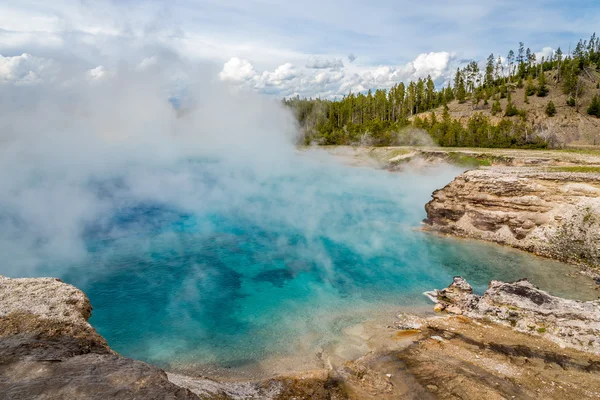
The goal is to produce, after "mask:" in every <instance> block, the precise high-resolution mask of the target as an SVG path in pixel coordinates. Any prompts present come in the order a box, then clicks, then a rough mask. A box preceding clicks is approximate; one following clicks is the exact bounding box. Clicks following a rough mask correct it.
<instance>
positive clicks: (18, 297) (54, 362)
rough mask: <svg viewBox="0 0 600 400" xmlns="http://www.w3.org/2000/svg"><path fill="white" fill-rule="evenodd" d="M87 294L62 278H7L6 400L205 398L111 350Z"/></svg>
mask: <svg viewBox="0 0 600 400" xmlns="http://www.w3.org/2000/svg"><path fill="white" fill-rule="evenodd" d="M91 310H92V307H91V305H90V302H89V301H88V299H87V297H86V296H85V295H84V294H83V292H81V291H80V290H78V289H76V288H75V287H73V286H71V285H67V284H65V283H63V282H61V281H60V280H58V279H50V278H41V279H8V278H4V277H0V397H1V398H3V399H14V400H18V399H28V400H29V399H53V400H54V399H109V398H110V399H113V398H114V399H134V398H138V399H198V396H196V395H195V394H193V393H192V392H191V391H189V390H187V389H184V388H181V387H179V386H176V385H175V384H173V383H171V382H169V380H168V379H167V375H166V374H165V372H164V371H162V370H160V369H159V368H156V367H153V366H151V365H148V364H145V363H143V362H140V361H134V360H131V359H128V358H125V357H121V356H119V355H117V354H115V353H114V352H112V351H111V350H110V348H109V347H108V345H107V343H106V341H105V340H104V339H103V338H102V337H101V336H100V335H98V333H97V332H96V331H95V330H94V328H92V327H91V326H90V325H89V324H88V322H87V320H88V318H89V317H90V315H91Z"/></svg>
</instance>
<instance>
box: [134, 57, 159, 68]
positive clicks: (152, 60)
mask: <svg viewBox="0 0 600 400" xmlns="http://www.w3.org/2000/svg"><path fill="white" fill-rule="evenodd" d="M157 63H158V59H157V58H156V56H152V57H146V58H144V59H143V60H142V62H141V63H140V64H139V65H138V69H139V70H140V71H145V70H147V69H149V68H152V67H153V66H155V65H156V64H157Z"/></svg>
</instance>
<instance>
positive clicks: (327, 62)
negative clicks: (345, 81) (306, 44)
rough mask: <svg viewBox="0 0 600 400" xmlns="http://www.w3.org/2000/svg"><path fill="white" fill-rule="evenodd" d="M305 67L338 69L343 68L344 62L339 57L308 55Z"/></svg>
mask: <svg viewBox="0 0 600 400" xmlns="http://www.w3.org/2000/svg"><path fill="white" fill-rule="evenodd" d="M351 62H352V61H351ZM306 68H311V69H339V68H344V62H343V61H342V60H341V59H339V58H334V59H327V58H321V57H309V58H308V61H307V62H306Z"/></svg>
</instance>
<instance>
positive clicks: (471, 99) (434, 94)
mask: <svg viewBox="0 0 600 400" xmlns="http://www.w3.org/2000/svg"><path fill="white" fill-rule="evenodd" d="M597 69H600V38H597V37H596V35H595V34H594V35H592V37H591V38H590V39H589V40H587V41H584V40H580V41H579V42H578V43H577V46H576V47H575V48H574V49H573V50H572V51H570V52H568V53H566V54H565V53H563V51H562V49H561V48H558V50H557V51H556V52H554V54H552V55H551V56H550V57H548V58H544V57H542V58H541V59H540V60H537V57H536V54H535V53H533V52H532V51H531V50H530V49H529V48H527V49H526V48H525V45H524V43H522V42H521V43H519V47H518V49H517V51H516V52H515V51H513V50H510V51H509V53H508V55H507V57H506V58H505V59H504V60H503V59H502V58H501V57H495V56H494V54H490V56H489V57H488V58H487V61H486V63H485V67H484V68H483V69H480V67H479V64H478V63H477V62H476V61H471V62H470V63H468V64H467V65H465V66H464V67H462V68H458V69H457V70H456V73H455V74H454V78H453V79H452V82H449V83H448V85H447V86H446V87H442V88H436V86H435V83H434V82H433V79H432V78H431V76H428V77H427V78H424V79H423V78H420V79H418V80H417V81H411V82H408V83H407V84H405V83H404V82H401V83H398V84H396V85H394V86H393V87H391V88H390V89H389V90H386V89H377V90H374V91H373V90H369V91H367V92H366V93H352V92H351V93H349V94H348V95H346V96H344V97H342V98H340V99H336V100H326V99H320V98H316V99H313V98H300V97H299V96H297V97H293V98H288V99H284V100H283V102H284V104H285V105H286V106H288V107H290V108H291V109H292V110H293V112H294V113H295V116H296V118H297V120H298V123H299V124H300V126H301V127H302V129H303V130H304V139H303V141H304V143H305V144H310V143H318V144H323V145H333V144H336V145H341V144H344V145H375V146H387V145H405V144H414V143H410V142H411V141H414V140H416V139H415V138H414V137H413V136H414V135H411V132H413V133H414V129H415V128H416V129H420V130H424V131H426V132H427V133H428V134H429V136H430V137H431V139H433V140H434V141H435V142H436V143H437V144H439V145H441V146H469V147H547V146H550V145H553V143H551V142H550V141H549V140H548V139H547V138H546V139H545V138H541V137H539V136H538V135H537V134H536V132H532V130H531V128H529V129H528V127H527V126H526V124H525V118H526V112H525V110H520V109H518V108H517V107H516V106H515V105H514V103H513V101H512V95H513V94H514V92H515V89H516V88H520V89H524V102H525V103H528V98H529V97H530V96H538V97H545V96H547V95H548V93H549V90H550V89H549V87H548V84H547V82H546V79H547V73H548V72H549V71H553V72H554V74H553V79H554V80H555V82H556V83H557V84H558V85H559V87H560V88H561V90H562V91H563V92H564V93H565V94H566V95H567V105H569V106H571V107H576V108H578V109H579V107H581V105H582V104H581V97H582V94H583V91H584V85H583V84H582V82H581V79H580V76H581V75H582V74H588V75H589V76H590V77H591V75H590V71H591V70H597ZM501 99H507V105H506V107H504V108H503V107H502V106H501V104H500V100H501ZM454 100H456V101H457V102H458V103H460V104H465V103H468V104H470V106H472V109H473V110H478V109H487V108H489V109H490V112H491V114H492V115H495V116H498V117H501V120H500V122H499V123H497V124H492V123H491V122H490V119H489V118H488V117H486V116H485V115H484V114H482V113H477V112H476V113H474V114H473V115H472V116H471V117H470V118H469V120H468V121H467V122H466V124H463V123H461V122H459V121H457V120H453V119H452V118H451V117H450V114H449V112H448V108H447V105H448V103H450V102H452V101H454ZM441 106H443V108H444V111H443V112H442V115H435V113H433V112H431V111H432V110H434V109H437V108H439V107H441ZM427 112H430V113H429V115H428V114H425V116H423V113H427ZM555 113H556V107H555V105H554V104H553V103H552V104H550V103H549V104H548V107H547V108H546V114H547V115H548V116H552V115H554V114H555ZM588 113H589V114H590V115H596V116H598V117H600V101H598V100H597V99H595V100H594V104H592V105H590V109H588ZM417 114H419V116H416V115H417ZM511 117H516V118H511Z"/></svg>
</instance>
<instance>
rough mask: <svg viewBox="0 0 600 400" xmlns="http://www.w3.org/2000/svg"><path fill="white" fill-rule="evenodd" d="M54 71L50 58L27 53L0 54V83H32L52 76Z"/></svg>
mask: <svg viewBox="0 0 600 400" xmlns="http://www.w3.org/2000/svg"><path fill="white" fill-rule="evenodd" d="M55 72H56V68H55V65H54V63H53V61H52V60H48V59H45V58H39V57H34V56H32V55H31V54H27V53H23V54H21V55H20V56H14V57H3V56H2V55H1V54H0V83H14V84H32V83H36V82H40V81H41V80H42V79H44V78H47V77H51V76H53V75H54V73H55Z"/></svg>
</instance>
